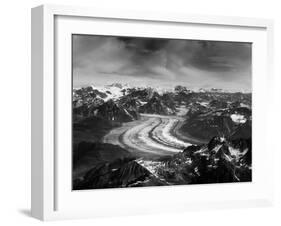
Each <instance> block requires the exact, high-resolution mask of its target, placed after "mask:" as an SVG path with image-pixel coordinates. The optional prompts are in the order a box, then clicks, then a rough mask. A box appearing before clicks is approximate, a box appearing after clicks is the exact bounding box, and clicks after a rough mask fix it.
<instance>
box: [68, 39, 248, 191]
mask: <svg viewBox="0 0 281 226" xmlns="http://www.w3.org/2000/svg"><path fill="white" fill-rule="evenodd" d="M251 181H252V44H251V43H248V42H228V41H212V40H210V41H209V40H188V39H166V38H153V37H151V38H148V37H123V36H122V37H121V36H120V37H117V36H101V35H84V34H73V35H72V189H73V190H88V189H105V188H127V187H147V186H168V185H194V184H211V183H232V182H239V183H242V182H251Z"/></svg>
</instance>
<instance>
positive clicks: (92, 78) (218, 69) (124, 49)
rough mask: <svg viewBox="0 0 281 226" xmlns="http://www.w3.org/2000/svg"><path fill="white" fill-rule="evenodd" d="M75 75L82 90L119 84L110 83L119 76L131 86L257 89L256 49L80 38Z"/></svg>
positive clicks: (75, 46)
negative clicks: (101, 84) (253, 68)
mask: <svg viewBox="0 0 281 226" xmlns="http://www.w3.org/2000/svg"><path fill="white" fill-rule="evenodd" d="M73 72H74V73H73V76H74V81H75V82H76V83H77V84H79V85H83V84H84V85H87V84H89V83H90V82H96V83H98V82H105V81H106V78H108V83H110V82H115V81H109V80H112V79H113V80H114V76H116V78H118V79H119V80H120V79H121V80H130V83H134V80H136V78H138V79H137V81H138V83H139V82H140V81H142V82H143V83H146V82H147V81H151V83H155V84H159V85H161V84H175V83H176V82H177V83H178V84H187V85H190V86H191V87H192V85H194V86H201V87H210V88H211V87H216V88H224V87H227V88H228V89H233V90H235V89H237V90H241V89H244V90H245V89H246V90H251V44H249V43H237V42H218V41H216V42H215V41H200V40H169V39H156V38H133V37H109V36H88V35H74V36H73ZM122 76H123V78H122ZM101 77H102V78H101ZM74 85H75V84H74Z"/></svg>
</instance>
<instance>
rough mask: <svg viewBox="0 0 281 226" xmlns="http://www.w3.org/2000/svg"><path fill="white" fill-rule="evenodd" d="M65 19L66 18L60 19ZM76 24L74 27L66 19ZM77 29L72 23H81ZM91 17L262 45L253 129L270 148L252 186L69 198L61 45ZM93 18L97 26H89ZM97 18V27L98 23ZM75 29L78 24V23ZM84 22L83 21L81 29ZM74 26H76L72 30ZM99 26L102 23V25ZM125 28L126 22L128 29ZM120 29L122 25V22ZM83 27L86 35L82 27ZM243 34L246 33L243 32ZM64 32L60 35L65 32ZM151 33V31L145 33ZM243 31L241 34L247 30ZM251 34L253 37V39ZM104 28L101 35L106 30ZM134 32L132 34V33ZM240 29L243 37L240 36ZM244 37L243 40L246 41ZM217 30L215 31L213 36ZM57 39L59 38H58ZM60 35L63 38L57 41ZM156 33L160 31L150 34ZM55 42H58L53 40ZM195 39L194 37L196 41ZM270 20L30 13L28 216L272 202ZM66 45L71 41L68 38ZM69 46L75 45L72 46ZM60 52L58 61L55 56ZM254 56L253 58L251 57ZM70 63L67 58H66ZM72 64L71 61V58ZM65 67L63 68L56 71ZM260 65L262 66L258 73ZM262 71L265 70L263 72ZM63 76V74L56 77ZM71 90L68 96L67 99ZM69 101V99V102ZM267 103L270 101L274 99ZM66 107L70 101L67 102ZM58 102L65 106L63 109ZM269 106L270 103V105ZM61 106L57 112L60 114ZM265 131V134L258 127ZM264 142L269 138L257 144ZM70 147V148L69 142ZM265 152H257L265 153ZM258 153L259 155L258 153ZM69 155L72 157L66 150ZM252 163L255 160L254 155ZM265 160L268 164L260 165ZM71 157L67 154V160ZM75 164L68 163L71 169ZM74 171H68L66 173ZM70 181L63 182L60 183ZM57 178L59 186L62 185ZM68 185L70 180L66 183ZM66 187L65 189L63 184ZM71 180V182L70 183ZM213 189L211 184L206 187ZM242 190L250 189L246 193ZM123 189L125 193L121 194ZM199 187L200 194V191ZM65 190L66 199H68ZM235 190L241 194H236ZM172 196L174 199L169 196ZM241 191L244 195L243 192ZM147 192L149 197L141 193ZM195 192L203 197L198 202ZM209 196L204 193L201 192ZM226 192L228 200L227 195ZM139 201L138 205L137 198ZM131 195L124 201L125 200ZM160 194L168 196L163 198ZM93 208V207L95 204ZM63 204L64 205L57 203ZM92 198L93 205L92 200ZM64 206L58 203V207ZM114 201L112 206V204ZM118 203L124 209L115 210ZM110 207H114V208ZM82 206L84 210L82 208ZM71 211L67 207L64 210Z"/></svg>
mask: <svg viewBox="0 0 281 226" xmlns="http://www.w3.org/2000/svg"><path fill="white" fill-rule="evenodd" d="M60 18H63V19H62V20H61V21H59V22H58V21H56V20H58V19H60ZM65 18H71V21H70V22H69V19H66V20H65ZM78 20H79V22H77V24H75V21H78ZM87 20H88V21H90V22H89V24H90V23H94V24H95V25H96V26H99V24H101V23H102V21H103V20H106V21H110V23H112V25H108V26H113V24H114V23H117V22H118V21H121V22H124V21H125V22H126V24H131V25H132V24H133V25H134V23H135V24H136V23H144V24H145V25H144V26H150V25H149V24H154V25H153V26H158V25H157V24H161V26H163V27H165V26H171V27H172V26H174V25H175V26H176V25H180V26H188V25H192V26H194V27H195V28H196V26H199V27H200V29H201V30H202V32H201V31H200V32H201V33H200V32H199V33H200V34H199V33H198V35H199V36H198V37H201V38H202V37H203V38H204V37H205V38H208V37H206V34H204V29H208V27H210V28H212V27H217V28H216V29H218V30H219V31H221V33H218V32H214V31H211V32H210V34H213V38H211V39H217V40H220V39H221V40H233V39H235V40H236V39H237V40H240V39H241V40H246V41H251V40H254V41H253V43H255V42H256V43H257V45H256V50H255V49H254V50H253V51H256V54H257V55H258V54H260V53H263V54H262V55H263V58H260V59H258V58H256V60H255V61H254V62H253V67H254V69H253V85H254V86H253V93H254V105H255V106H256V108H255V109H254V111H256V113H255V116H254V118H256V119H257V120H256V123H255V125H254V126H253V133H254V134H255V139H253V143H255V142H256V146H260V147H261V148H262V147H265V149H264V150H265V152H266V153H265V154H263V156H262V155H261V154H259V153H258V151H257V154H256V156H257V157H256V161H257V164H256V172H257V175H256V176H255V175H254V176H255V177H254V180H253V182H251V184H246V185H241V186H240V185H236V184H218V185H217V184H213V185H193V186H189V187H188V185H184V186H176V187H174V186H171V187H168V188H167V187H165V188H162V187H161V188H159V187H155V188H138V189H109V190H107V191H100V190H99V191H90V192H79V193H75V194H74V195H73V194H72V193H73V192H72V191H71V188H69V186H68V185H66V184H67V183H68V182H67V179H68V177H64V175H66V174H65V173H67V172H66V171H67V169H69V168H67V167H64V166H63V165H64V163H62V161H61V159H62V157H63V158H64V155H65V154H67V151H69V152H71V149H68V148H65V149H66V150H64V151H58V150H61V149H59V147H60V145H63V143H62V144H59V143H60V142H58V137H57V135H58V134H59V133H60V132H59V130H60V129H58V127H60V128H61V126H63V125H65V129H69V128H71V125H67V124H63V125H61V126H58V124H59V123H60V122H59V120H60V119H61V117H60V116H59V115H60V112H62V111H64V112H67V111H69V109H70V108H67V105H65V106H64V103H63V102H62V101H61V100H60V98H61V96H62V95H63V94H62V93H63V92H64V93H67V92H68V90H70V88H71V87H68V86H67V85H62V84H64V83H65V81H66V83H65V84H68V83H67V81H68V82H69V78H68V77H69V76H70V77H71V75H70V74H69V73H71V72H70V71H71V69H70V68H69V67H68V69H66V67H67V65H68V64H67V62H63V61H61V60H60V53H58V52H62V51H64V50H65V51H66V52H65V53H64V54H67V53H69V50H70V49H64V47H62V49H60V50H59V48H60V45H61V43H62V42H61V41H59V40H63V38H64V37H67V35H69V34H71V33H72V32H73V33H75V31H74V30H75V27H80V28H79V29H80V30H78V31H79V32H80V33H81V32H82V33H83V32H88V31H87V30H88V28H87V26H89V24H88V25H87V23H88V22H87ZM91 21H92V22H91ZM93 21H94V22H93ZM74 24H75V25H74ZM81 24H85V25H83V26H81ZM70 25H73V26H70ZM100 26H101V25H100ZM126 26H127V25H126ZM117 27H118V24H117ZM83 29H84V30H83ZM124 29H126V27H124V28H123V30H122V29H121V27H120V30H119V31H116V30H114V29H113V30H114V31H113V32H114V34H116V35H117V34H118V35H122V34H125V33H124ZM228 29H237V34H233V33H232V34H233V35H232V37H230V33H231V32H232V30H229V32H228V33H227V32H226V33H225V35H224V32H223V30H228ZM239 29H241V31H238V30H239ZM60 30H61V31H60ZM148 30H149V29H148ZM242 30H243V31H242ZM175 31H176V32H174V33H173V35H174V36H173V37H177V36H180V34H179V29H177V28H175ZM248 31H250V33H251V32H252V34H250V33H249V36H248V33H247V32H248ZM104 32H105V33H106V31H101V33H104ZM133 32H134V33H133ZM239 32H240V33H239ZM243 32H244V33H245V36H244V37H242V36H243V35H242V34H244V33H243ZM215 33H217V34H215ZM57 34H58V36H57ZM130 34H132V35H141V34H143V35H146V36H149V35H150V33H149V31H148V32H147V33H144V31H141V30H137V29H136V30H134V29H132V30H130V31H128V33H126V34H125V35H130ZM60 35H61V36H60ZM151 35H152V36H155V34H152V33H151ZM159 35H160V36H163V37H164V36H169V34H168V33H167V32H166V33H165V32H164V30H163V33H161V32H160V33H159ZM56 38H57V39H56ZM195 38H196V37H195ZM272 39H273V22H272V21H271V20H266V19H255V18H240V17H239V18H238V17H222V16H202V15H182V14H172V13H165V12H163V13H161V14H159V13H157V14H155V13H153V12H132V11H117V10H101V9H95V8H93V9H91V8H83V7H71V6H57V5H43V6H39V7H36V8H33V9H32V186H31V188H32V191H31V193H32V201H31V213H32V216H33V217H35V218H38V219H41V220H56V219H70V218H89V217H96V216H114V215H128V214H140V213H141V214H142V213H156V212H175V211H185V210H195V209H208V208H229V207H231V208H233V207H254V206H265V205H271V204H272V202H273V182H272V178H271V177H268V176H267V177H266V175H270V174H269V173H268V172H270V173H271V172H272V170H271V169H272V163H273V159H272V155H273V150H268V149H266V142H268V139H266V136H268V133H267V131H266V117H268V116H267V107H262V104H261V102H262V101H264V100H265V99H264V98H265V96H270V95H271V86H272V84H273V74H272V68H273V66H272V64H273V46H272V45H273V40H272ZM66 42H67V41H66ZM69 48H70V47H69ZM57 54H58V56H57ZM254 57H255V55H254ZM66 58H67V56H66ZM66 61H67V60H66ZM58 62H59V63H61V64H62V65H64V66H62V67H60V69H58V68H59V66H60V65H57V64H58ZM258 67H261V68H258ZM258 69H260V70H258ZM58 75H59V76H58ZM70 93H71V92H69V94H70ZM65 98H66V99H67V100H69V99H68V98H69V96H68V97H65ZM269 99H270V98H269ZM66 102H67V101H66ZM58 103H59V104H60V103H62V105H59V107H58ZM265 103H266V104H267V105H270V104H271V103H270V101H265ZM58 109H61V110H59V111H60V112H58ZM258 128H262V129H258ZM261 137H264V139H263V140H262V139H260V138H261ZM69 145H71V144H69ZM261 148H260V149H261ZM260 149H259V150H260ZM69 155H71V153H69ZM254 158H255V157H254ZM262 158H265V159H266V161H264V165H263V166H261V164H260V162H261V161H262ZM66 159H68V157H66ZM70 164H71V163H70V162H69V163H65V165H70ZM69 174H70V172H69ZM63 178H66V179H63ZM58 181H60V182H58ZM65 181H66V182H65ZM64 183H65V184H64ZM69 183H71V182H70V181H69ZM206 186H208V187H206ZM239 189H243V190H245V194H244V195H242V192H241V191H240V190H239ZM121 190H122V191H121ZM197 190H198V191H197ZM64 191H66V193H68V194H64ZM207 191H209V192H212V196H214V195H218V194H221V196H220V198H217V199H215V198H214V197H212V198H210V197H209V195H208V194H206V192H207ZM228 192H232V194H234V193H236V195H233V196H232V197H230V198H229V199H228V198H226V197H227V196H226V195H227V194H228ZM237 192H238V194H237ZM171 193H172V194H173V196H174V197H173V198H169V197H170V196H171V195H170V194H171ZM186 193H190V194H192V196H193V199H192V200H191V199H190V198H188V196H187V197H185V194H186ZM240 193H241V194H240ZM144 194H147V195H144ZM196 194H198V197H200V198H196V197H195V196H196ZM204 194H205V195H204ZM224 194H225V195H224ZM134 196H135V197H137V198H136V199H135V200H132V198H134ZM124 197H127V200H124ZM161 197H166V198H165V200H162V199H161ZM87 198H88V199H89V202H91V204H90V205H85V206H86V207H85V208H81V205H80V204H79V203H78V202H80V201H79V200H82V201H81V203H83V200H84V202H85V200H87ZM91 199H92V200H95V201H94V204H92V203H93V202H92V200H91ZM58 200H59V201H58ZM90 200H91V201H90ZM58 202H59V204H58ZM111 202H112V203H111ZM115 202H119V204H120V205H116V206H115V205H114V203H115ZM110 204H111V205H110ZM77 206H79V207H77ZM66 207H69V208H66Z"/></svg>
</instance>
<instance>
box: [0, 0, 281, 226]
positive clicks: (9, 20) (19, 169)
mask: <svg viewBox="0 0 281 226" xmlns="http://www.w3.org/2000/svg"><path fill="white" fill-rule="evenodd" d="M43 3H56V4H67V5H77V4H79V5H81V6H85V5H86V6H91V7H95V6H98V7H104V8H116V9H119V8H126V9H134V10H153V11H158V10H159V11H168V12H169V11H171V12H181V13H192V14H210V15H231V16H247V17H263V18H272V19H274V20H275V90H274V93H275V95H274V96H272V98H275V105H276V107H275V108H274V109H270V111H271V117H270V120H269V128H270V130H271V131H272V145H271V148H274V149H275V170H274V172H272V175H268V176H269V177H274V179H275V191H276V192H275V195H276V197H275V200H276V202H275V205H274V207H272V208H255V209H235V210H213V211H201V212H187V213H178V214H165V215H164V214H162V215H148V216H132V217H119V218H107V219H94V220H79V221H78V220H75V221H61V222H50V223H48V224H53V225H81V224H83V225H135V226H138V225H145V224H146V225H194V224H196V225H213V224H214V225H226V224H227V225H229V226H231V225H239V224H243V225H256V224H261V225H280V223H281V217H280V213H281V195H280V193H281V183H280V182H281V173H280V172H281V154H280V152H281V148H280V146H281V145H280V144H281V140H280V138H279V137H280V135H279V134H280V129H279V128H281V123H280V116H281V108H280V106H281V78H280V75H281V74H280V73H281V69H280V68H279V65H280V63H279V62H280V61H281V55H280V50H281V48H280V47H281V41H280V40H281V13H280V9H281V7H280V5H279V4H278V3H279V1H278V0H276V1H274V0H260V1H251V0H235V1H225V0H211V1H210V0H209V1H208V0H205V1H203V0H192V1H190V0H182V1H181V0H166V1H165V0H102V1H97V0H80V1H74V0H56V1H53V2H51V1H48V0H45V1H40V0H38V1H35V0H25V1H21V0H9V1H5V2H4V1H2V2H1V13H0V17H1V19H0V24H1V26H0V27H1V35H0V62H1V64H0V65H1V66H0V79H1V83H0V98H1V99H0V101H1V102H0V106H1V110H0V120H1V121H0V128H1V136H0V141H1V142H0V151H1V157H0V168H1V171H0V172H1V179H0V181H1V182H0V225H5V226H6V225H38V224H42V223H41V222H40V221H38V220H35V219H33V218H31V217H30V216H29V208H30V8H31V7H34V6H37V5H40V4H43Z"/></svg>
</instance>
